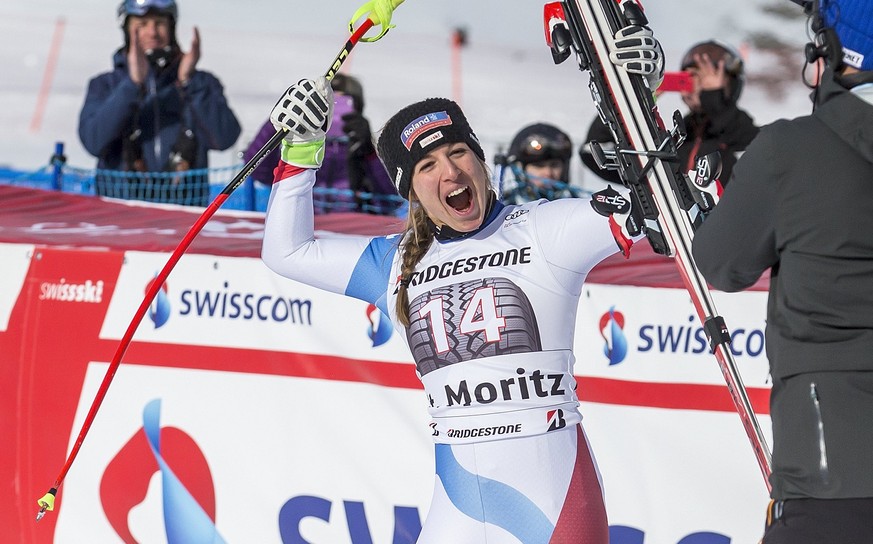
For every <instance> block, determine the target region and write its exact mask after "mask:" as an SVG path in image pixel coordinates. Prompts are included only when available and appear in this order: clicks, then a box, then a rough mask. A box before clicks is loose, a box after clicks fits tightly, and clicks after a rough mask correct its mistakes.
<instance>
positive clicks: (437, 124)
mask: <svg viewBox="0 0 873 544" xmlns="http://www.w3.org/2000/svg"><path fill="white" fill-rule="evenodd" d="M459 142H463V143H466V144H467V145H468V146H470V149H472V150H473V153H475V154H476V156H477V157H479V158H480V159H482V160H483V161H484V160H485V153H484V152H483V151H482V146H481V145H480V144H479V139H478V138H476V135H475V134H474V133H473V129H471V128H470V123H468V122H467V118H466V117H465V116H464V112H462V111H461V108H460V107H459V106H458V105H457V104H456V103H454V102H452V101H451V100H449V99H447V98H428V99H426V100H422V101H421V102H416V103H415V104H410V105H409V106H406V107H405V108H403V109H402V110H400V111H398V112H397V113H395V114H394V116H393V117H391V119H389V120H388V122H387V123H385V128H383V129H382V133H381V134H380V135H379V142H378V144H377V145H376V147H377V150H378V152H379V158H381V159H382V162H383V163H385V168H386V169H387V170H388V174H389V175H390V176H391V178H392V179H393V181H394V187H395V188H396V189H397V192H398V193H399V194H400V196H402V197H403V198H405V199H409V186H410V184H411V183H412V170H413V168H415V165H416V163H418V161H420V160H421V159H422V158H423V157H424V156H425V155H427V154H428V152H430V151H432V150H433V149H435V148H437V147H439V146H441V145H444V144H450V143H459Z"/></svg>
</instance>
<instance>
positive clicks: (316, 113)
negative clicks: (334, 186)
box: [270, 76, 333, 168]
mask: <svg viewBox="0 0 873 544" xmlns="http://www.w3.org/2000/svg"><path fill="white" fill-rule="evenodd" d="M332 120H333V89H331V87H330V83H329V82H328V81H327V79H326V78H325V77H324V76H322V77H319V78H318V79H315V80H311V79H301V80H300V81H298V82H297V83H295V84H294V85H291V86H290V87H288V90H286V91H285V94H284V95H283V96H282V98H280V99H279V101H278V102H276V105H275V106H273V111H272V112H270V121H271V122H272V123H273V126H274V127H276V130H283V131H284V130H287V131H288V132H287V134H285V139H284V141H283V142H282V160H283V161H285V162H287V163H288V164H292V165H294V166H300V167H302V168H317V167H319V166H321V161H322V160H323V159H324V140H325V133H326V132H327V131H328V130H329V129H330V123H331V121H332Z"/></svg>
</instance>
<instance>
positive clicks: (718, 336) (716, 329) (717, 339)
mask: <svg viewBox="0 0 873 544" xmlns="http://www.w3.org/2000/svg"><path fill="white" fill-rule="evenodd" d="M703 330H704V331H706V337H707V338H709V347H710V349H712V351H713V352H714V351H715V348H716V347H718V346H721V345H723V344H730V343H731V333H730V331H728V328H727V325H726V324H725V322H724V318H723V317H722V316H720V315H716V316H713V317H710V318H708V319H707V320H706V321H704V322H703Z"/></svg>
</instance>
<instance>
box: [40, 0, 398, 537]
mask: <svg viewBox="0 0 873 544" xmlns="http://www.w3.org/2000/svg"><path fill="white" fill-rule="evenodd" d="M403 1H404V0H370V1H369V2H367V3H365V4H364V5H363V6H362V7H361V8H359V9H358V11H357V12H356V13H355V15H354V17H353V18H352V21H351V22H350V23H349V30H350V31H351V36H349V39H348V41H347V42H346V44H345V45H344V46H343V48H342V49H341V50H340V52H339V54H338V55H337V56H336V58H335V59H334V60H333V62H332V63H331V65H330V68H328V70H327V72H326V73H325V77H326V78H327V79H328V80H331V79H333V77H334V76H335V75H336V73H337V72H338V71H339V69H340V67H341V66H342V65H343V62H345V60H346V59H347V58H348V56H349V53H350V52H351V50H352V48H353V47H354V46H355V45H356V44H357V43H358V42H359V41H364V42H370V41H376V40H378V39H379V38H381V37H382V36H384V35H385V33H386V32H387V31H388V29H390V28H392V27H391V26H390V22H391V14H392V13H393V12H394V9H395V8H396V7H397V6H399V5H400V4H402V3H403ZM365 14H366V15H367V19H366V20H365V21H364V22H362V23H361V24H360V26H358V28H357V29H355V28H354V23H355V22H357V21H358V20H360V18H361V17H363V16H364V15H365ZM375 25H379V26H381V27H382V29H381V32H380V33H379V34H378V35H377V36H375V37H371V38H365V37H364V35H365V34H366V33H367V31H369V30H370V29H371V28H373V26H375ZM286 133H287V130H278V131H276V134H274V135H273V137H272V138H270V140H269V141H268V142H267V143H266V144H264V147H262V148H261V149H260V151H258V152H257V153H256V154H255V156H254V157H252V158H251V159H250V160H249V161H248V162H247V163H246V164H245V165H244V166H243V168H242V170H240V171H239V172H238V173H237V174H236V175H235V176H234V177H233V179H232V180H231V181H230V182H229V183H228V184H227V186H226V187H225V188H224V189H222V191H221V193H219V194H218V196H216V197H215V199H214V200H213V201H212V202H211V203H210V204H209V206H207V207H206V209H205V210H204V211H203V214H201V215H200V217H199V218H197V221H195V222H194V225H192V226H191V228H190V229H189V230H188V232H187V233H186V234H185V236H184V238H182V241H181V242H179V245H178V246H176V249H175V250H174V251H173V254H172V255H170V258H169V260H167V264H165V265H164V267H163V268H162V269H161V271H160V272H159V273H158V275H157V276H156V277H155V280H154V281H153V282H151V284H150V286H149V288H148V290H146V294H145V298H143V301H142V303H141V304H140V305H139V308H138V309H137V311H136V313H135V314H134V316H133V319H131V321H130V324H129V325H128V327H127V330H126V331H125V332H124V336H122V338H121V341H120V342H119V344H118V349H117V350H116V351H115V355H113V357H112V361H111V362H110V364H109V368H107V369H106V375H105V376H104V377H103V381H102V382H101V383H100V388H99V389H98V390H97V394H96V395H95V396H94V400H93V401H92V402H91V408H90V409H89V410H88V415H87V416H86V417H85V421H84V422H83V423H82V428H81V430H80V431H79V436H78V437H77V438H76V442H75V443H74V444H73V448H72V449H71V450H70V453H69V454H68V455H67V461H66V463H64V466H63V467H62V468H61V471H60V473H59V474H58V477H57V478H56V479H55V482H54V484H53V485H52V487H51V488H50V489H49V491H48V493H46V494H45V495H43V496H42V497H41V498H40V499H39V500H38V501H37V504H38V505H39V512H38V513H37V514H36V521H39V520H40V519H42V517H43V516H44V515H45V513H46V511H50V510H54V507H55V497H56V496H57V494H58V489H60V487H61V484H62V483H63V482H64V478H65V477H66V476H67V472H69V470H70V467H71V466H72V465H73V462H74V461H75V460H76V456H77V455H78V454H79V450H80V449H81V448H82V443H83V442H84V441H85V437H86V436H87V435H88V431H89V430H90V429H91V424H92V423H93V422H94V418H95V417H96V416H97V412H98V410H100V405H101V404H103V399H104V398H105V397H106V392H107V391H108V390H109V385H110V384H111V383H112V379H113V378H114V377H115V373H116V371H117V370H118V367H119V365H120V364H121V358H122V357H123V356H124V353H125V351H127V348H128V346H129V345H130V342H131V340H132V338H133V334H134V333H135V332H136V329H137V328H138V327H139V324H140V322H142V319H143V317H144V316H145V314H146V312H147V311H148V309H149V306H151V303H152V301H154V299H155V297H156V296H157V294H158V291H160V289H161V287H162V286H163V285H164V282H165V281H166V280H167V277H168V276H169V275H170V272H172V270H173V268H175V266H176V264H177V263H178V262H179V259H181V257H182V255H183V254H184V253H185V251H187V249H188V247H189V246H190V245H191V243H192V242H193V241H194V238H196V237H197V235H198V234H199V233H200V231H201V230H202V229H203V226H204V225H206V223H207V222H208V221H209V219H211V218H212V216H213V215H215V212H216V211H218V208H220V207H221V205H222V204H224V202H225V201H226V200H227V198H228V197H229V196H230V194H231V193H233V192H234V191H235V190H236V189H237V187H239V186H240V185H241V184H242V183H243V181H245V179H246V178H247V177H248V176H249V175H250V174H251V173H252V172H253V171H254V169H255V168H257V166H258V165H259V164H260V163H261V161H263V160H264V157H266V156H267V155H268V154H269V153H270V152H271V151H272V150H274V149H276V147H278V146H279V143H280V142H281V141H282V139H283V138H284V137H285V134H286Z"/></svg>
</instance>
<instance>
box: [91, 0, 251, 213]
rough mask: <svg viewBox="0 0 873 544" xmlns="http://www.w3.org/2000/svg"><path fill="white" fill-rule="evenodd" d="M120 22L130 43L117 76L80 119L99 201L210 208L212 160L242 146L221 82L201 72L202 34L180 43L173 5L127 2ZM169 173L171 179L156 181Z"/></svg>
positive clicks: (96, 92) (94, 93)
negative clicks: (117, 172)
mask: <svg viewBox="0 0 873 544" xmlns="http://www.w3.org/2000/svg"><path fill="white" fill-rule="evenodd" d="M118 18H119V21H120V22H121V28H122V30H123V31H124V38H125V43H124V46H123V47H122V48H120V49H119V50H118V51H116V52H115V54H114V57H113V70H112V71H111V72H106V73H102V74H99V75H97V76H96V77H94V78H93V79H91V81H90V82H89V84H88V93H87V95H86V97H85V103H84V105H83V106H82V110H81V112H80V114H79V138H80V139H81V141H82V145H84V147H85V149H87V150H88V152H89V153H91V154H92V155H94V156H95V157H97V158H98V162H97V168H98V170H104V169H105V170H120V171H125V172H144V173H148V174H139V175H135V176H130V177H128V176H114V177H113V176H108V175H106V174H105V173H103V172H98V176H97V179H96V188H97V194H98V195H103V196H112V197H117V198H128V199H136V200H149V201H154V202H166V203H174V204H186V205H194V206H205V205H207V203H208V199H209V186H208V176H207V175H206V173H205V172H200V173H196V172H195V173H187V172H188V171H189V170H198V169H205V168H207V167H208V163H207V152H208V151H209V150H210V149H214V150H224V149H228V148H229V147H230V146H232V145H233V144H234V142H236V140H237V138H238V137H239V134H240V131H241V129H240V125H239V122H238V121H237V118H236V116H235V115H234V113H233V111H231V109H230V107H229V106H228V104H227V100H226V98H225V96H224V90H223V88H222V85H221V83H220V82H219V80H218V79H217V78H216V77H215V76H213V75H212V74H211V73H209V72H204V71H201V70H197V69H196V66H197V62H198V61H199V60H200V34H199V32H198V30H197V27H194V37H193V39H192V41H191V47H190V49H189V50H188V51H187V52H183V51H182V50H181V49H180V47H179V44H178V43H177V42H176V21H177V19H178V8H177V6H176V2H175V1H174V0H124V1H123V2H122V3H121V5H120V6H119V7H118ZM161 172H167V174H156V173H161Z"/></svg>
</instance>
